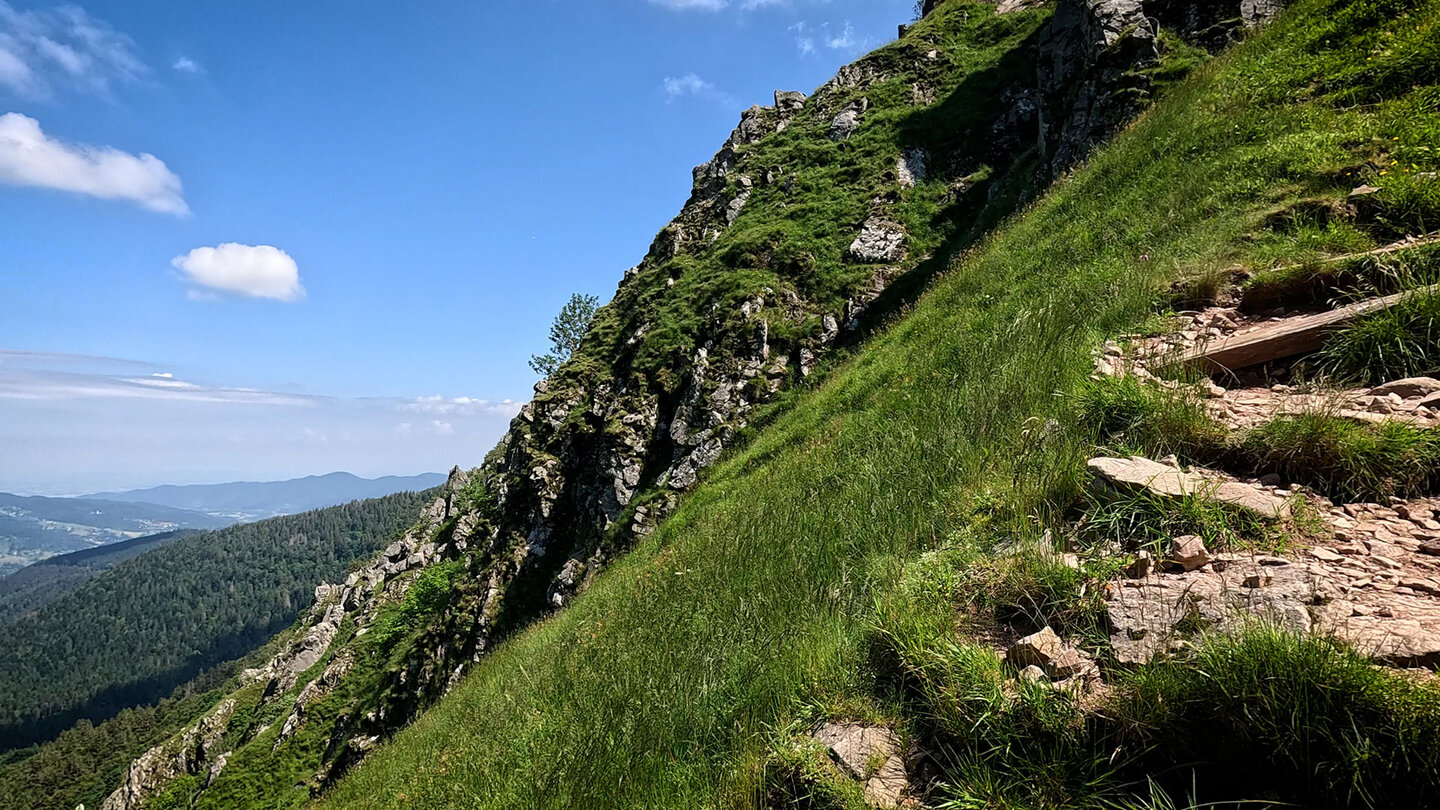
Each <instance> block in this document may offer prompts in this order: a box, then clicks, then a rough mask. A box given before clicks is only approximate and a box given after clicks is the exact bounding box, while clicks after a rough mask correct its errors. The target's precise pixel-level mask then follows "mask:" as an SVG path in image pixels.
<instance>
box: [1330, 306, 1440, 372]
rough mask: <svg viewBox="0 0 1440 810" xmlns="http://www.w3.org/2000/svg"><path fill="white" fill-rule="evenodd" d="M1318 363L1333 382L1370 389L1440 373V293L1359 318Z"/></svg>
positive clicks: (1332, 343) (1340, 335) (1336, 338)
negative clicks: (1344, 381)
mask: <svg viewBox="0 0 1440 810" xmlns="http://www.w3.org/2000/svg"><path fill="white" fill-rule="evenodd" d="M1317 359H1318V361H1319V363H1320V365H1321V366H1322V367H1323V368H1325V369H1326V370H1327V371H1328V372H1329V373H1330V374H1332V375H1334V376H1335V377H1337V378H1339V379H1343V380H1355V381H1358V382H1360V383H1365V384H1369V385H1378V384H1380V383H1383V382H1386V381H1389V380H1398V379H1402V378H1405V377H1415V376H1419V375H1425V374H1436V373H1440V292H1435V291H1429V292H1416V293H1415V294H1414V295H1411V296H1407V297H1406V298H1405V299H1403V300H1402V301H1401V302H1400V303H1398V304H1396V305H1395V306H1393V307H1391V308H1389V309H1386V310H1383V311H1380V312H1374V313H1371V314H1369V315H1365V316H1364V317H1361V318H1357V319H1356V320H1355V321H1354V322H1353V323H1351V324H1350V325H1349V326H1347V327H1345V328H1344V329H1342V330H1340V331H1339V332H1338V333H1336V334H1335V335H1333V336H1332V337H1331V338H1330V339H1329V341H1328V342H1327V343H1326V344H1325V346H1324V348H1322V349H1321V350H1320V352H1319V355H1318V358H1317Z"/></svg>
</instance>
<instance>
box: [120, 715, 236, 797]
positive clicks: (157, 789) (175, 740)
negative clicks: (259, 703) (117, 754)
mask: <svg viewBox="0 0 1440 810" xmlns="http://www.w3.org/2000/svg"><path fill="white" fill-rule="evenodd" d="M234 713H235V701H234V700H225V701H223V702H221V703H220V705H219V706H217V707H216V708H215V709H214V710H213V711H211V712H210V713H209V714H207V715H206V716H205V717H204V718H202V719H201V720H200V721H199V722H198V723H196V724H195V725H193V726H190V727H189V728H187V729H185V730H184V731H182V732H180V733H179V734H177V735H175V736H174V737H172V738H171V739H169V740H167V741H165V742H163V743H161V744H160V745H157V746H155V747H154V748H151V749H150V750H149V751H146V752H145V753H144V754H142V755H141V756H140V757H139V758H138V759H136V760H135V761H134V762H132V763H131V764H130V767H129V769H127V770H126V771H125V781H124V782H123V783H122V784H121V785H120V787H118V788H116V789H115V792H113V793H111V794H110V795H109V796H108V797H106V799H105V803H104V804H102V805H100V810H140V808H143V807H144V806H145V805H146V804H147V803H148V802H149V800H150V799H151V798H153V797H154V796H157V795H159V794H160V793H163V792H164V791H165V789H166V788H167V787H169V785H170V784H171V783H172V782H174V781H175V780H176V779H179V778H180V777H182V776H189V775H198V774H201V773H207V774H208V773H209V772H210V769H211V767H212V763H214V762H216V761H218V760H216V759H215V757H216V750H215V749H216V748H217V747H218V746H219V744H220V742H221V740H222V739H223V738H224V736H225V729H226V727H227V725H228V724H229V722H230V716H231V715H233V714H234ZM220 767H222V768H223V767H224V765H223V764H221V765H220Z"/></svg>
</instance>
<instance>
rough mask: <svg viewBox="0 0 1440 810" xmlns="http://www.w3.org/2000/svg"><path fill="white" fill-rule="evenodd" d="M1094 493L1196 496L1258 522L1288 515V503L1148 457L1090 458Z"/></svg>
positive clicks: (1257, 491) (1239, 485) (1234, 482)
mask: <svg viewBox="0 0 1440 810" xmlns="http://www.w3.org/2000/svg"><path fill="white" fill-rule="evenodd" d="M1087 466H1088V468H1089V470H1090V474H1091V476H1093V480H1094V481H1095V482H1096V484H1097V486H1096V490H1097V494H1102V495H1103V494H1107V493H1108V491H1118V492H1120V493H1122V494H1125V495H1135V494H1141V493H1148V494H1149V495H1152V496H1155V497H1158V498H1164V499H1178V498H1186V497H1197V498H1203V499H1205V500H1209V501H1214V502H1218V503H1223V504H1226V505H1228V506H1231V507H1233V508H1235V509H1238V510H1240V511H1242V512H1246V513H1249V514H1251V515H1253V516H1255V517H1258V518H1261V519H1262V520H1277V519H1283V518H1288V517H1289V516H1290V503H1289V501H1287V500H1286V499H1284V498H1281V497H1278V496H1276V495H1271V494H1270V493H1268V492H1263V491H1261V490H1259V489H1257V488H1256V487H1253V486H1251V485H1249V484H1242V483H1240V482H1238V481H1214V480H1211V479H1209V478H1206V477H1204V476H1201V475H1199V474H1196V473H1191V472H1185V471H1184V470H1180V469H1177V468H1175V467H1167V466H1166V465H1164V464H1161V463H1159V462H1157V461H1151V460H1150V459H1148V458H1142V457H1140V456H1133V457H1131V458H1128V459H1126V458H1092V459H1090V462H1089V464H1088V465H1087Z"/></svg>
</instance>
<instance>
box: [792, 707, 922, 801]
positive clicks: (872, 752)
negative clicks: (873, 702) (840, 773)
mask: <svg viewBox="0 0 1440 810" xmlns="http://www.w3.org/2000/svg"><path fill="white" fill-rule="evenodd" d="M811 736H812V737H814V739H816V740H818V741H820V742H821V743H824V744H825V745H826V746H827V747H828V748H829V750H830V755H831V756H832V757H833V758H834V759H835V761H836V762H837V763H839V765H840V767H841V769H842V770H844V771H845V773H846V774H847V775H849V776H850V777H852V778H854V779H861V780H864V782H865V800H866V802H868V803H869V804H870V805H871V806H872V807H883V808H894V807H899V806H900V802H901V800H902V799H903V798H904V795H905V792H906V790H908V788H909V780H908V779H907V778H906V775H905V760H904V758H903V757H901V755H900V737H899V736H898V735H896V734H895V732H893V731H891V730H890V729H888V728H884V727H883V726H867V725H863V724H861V723H826V724H825V725H823V726H821V727H820V728H819V729H818V730H817V731H815V733H814V734H812V735H811ZM877 761H878V762H880V766H879V768H877V769H876V770H875V771H874V772H873V773H872V772H871V770H870V769H871V767H872V763H874V762H877Z"/></svg>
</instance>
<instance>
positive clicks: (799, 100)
mask: <svg viewBox="0 0 1440 810" xmlns="http://www.w3.org/2000/svg"><path fill="white" fill-rule="evenodd" d="M775 106H776V107H778V108H779V109H780V110H781V111H782V112H791V113H794V112H799V111H800V110H801V109H803V108H804V107H805V94H804V93H799V92H795V91H793V90H776V91H775Z"/></svg>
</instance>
